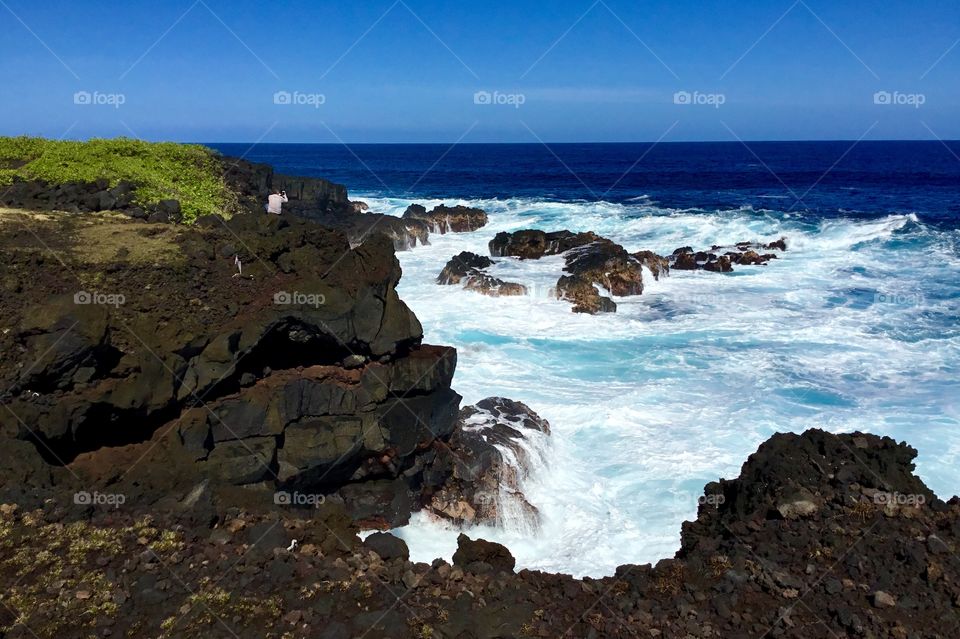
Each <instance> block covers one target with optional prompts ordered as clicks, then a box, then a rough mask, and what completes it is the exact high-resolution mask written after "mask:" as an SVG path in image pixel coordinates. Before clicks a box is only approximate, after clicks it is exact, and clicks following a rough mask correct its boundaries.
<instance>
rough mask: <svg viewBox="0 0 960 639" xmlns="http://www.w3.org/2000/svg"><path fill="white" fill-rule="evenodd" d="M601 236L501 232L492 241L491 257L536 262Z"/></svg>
mask: <svg viewBox="0 0 960 639" xmlns="http://www.w3.org/2000/svg"><path fill="white" fill-rule="evenodd" d="M598 239H600V236H599V235H597V234H596V233H592V232H591V233H572V232H570V231H553V232H549V233H548V232H546V231H540V230H536V229H531V230H524V231H514V232H513V233H507V232H505V231H501V232H500V233H497V235H496V236H495V237H494V238H493V239H492V240H490V244H489V247H490V255H493V256H494V257H507V256H512V257H519V258H521V259H525V260H536V259H539V258H541V257H543V256H545V255H559V254H560V253H563V252H564V251H569V250H570V249H573V248H578V247H580V246H585V245H587V244H590V243H591V242H596V241H597V240H598Z"/></svg>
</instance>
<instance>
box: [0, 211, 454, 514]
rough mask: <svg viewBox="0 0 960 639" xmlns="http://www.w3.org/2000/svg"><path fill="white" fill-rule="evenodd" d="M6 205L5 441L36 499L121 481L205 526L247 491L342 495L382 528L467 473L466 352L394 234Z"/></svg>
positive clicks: (3, 492)
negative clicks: (459, 432) (416, 294)
mask: <svg viewBox="0 0 960 639" xmlns="http://www.w3.org/2000/svg"><path fill="white" fill-rule="evenodd" d="M9 214H10V215H14V216H17V223H16V224H3V225H0V244H2V245H3V246H6V247H11V251H10V253H9V258H8V260H7V264H6V267H7V268H6V270H5V273H4V277H3V279H2V280H0V299H2V301H3V310H2V311H0V322H2V325H3V326H5V327H8V328H7V330H5V331H4V332H3V334H2V336H0V343H2V346H3V349H2V353H3V354H2V356H0V357H2V358H3V362H2V363H3V366H2V368H3V373H2V375H3V377H2V380H0V381H2V384H3V387H4V388H9V389H10V391H9V392H8V393H7V394H6V395H4V396H3V397H2V398H0V399H2V402H3V404H4V409H3V411H2V412H0V439H2V441H3V442H4V446H6V447H8V448H9V449H12V450H16V451H19V452H20V453H21V454H22V457H21V456H20V455H18V456H17V457H15V458H9V459H5V460H4V462H3V464H4V466H5V467H6V469H7V470H9V471H10V473H11V476H12V477H14V478H16V479H21V480H26V481H27V483H28V485H29V486H30V489H31V491H32V500H33V501H32V502H31V503H40V502H42V500H43V499H44V498H47V497H49V495H50V494H52V493H55V492H58V491H61V490H64V489H65V488H66V487H72V488H73V489H79V487H83V488H84V489H85V490H88V491H89V490H96V489H102V488H104V487H106V486H112V487H113V488H114V489H116V490H120V489H122V490H124V491H125V494H127V495H128V496H129V497H130V498H131V499H135V500H136V501H137V502H138V503H139V504H141V505H142V506H147V505H149V504H156V503H166V504H167V505H168V506H169V507H171V508H174V509H176V508H181V507H183V508H186V509H191V508H193V507H195V506H196V507H197V508H200V509H208V510H207V511H206V512H205V514H201V515H200V517H201V519H202V518H204V517H207V516H209V515H210V512H211V511H209V509H210V508H213V504H214V502H217V500H220V502H222V503H231V500H234V498H233V497H230V495H231V494H240V493H235V491H234V489H233V487H234V486H241V487H244V488H243V493H242V494H243V495H244V497H243V500H253V501H257V502H258V503H259V504H260V506H261V507H264V508H267V509H270V508H273V507H274V506H275V504H274V503H273V498H274V495H275V494H276V493H277V491H281V492H284V493H287V494H306V495H310V494H314V495H316V494H320V495H325V496H332V497H334V498H336V499H338V500H341V501H342V502H343V503H344V504H345V507H346V508H347V510H348V512H350V514H351V515H352V516H353V517H354V518H355V519H356V520H358V521H364V522H366V523H367V525H373V526H377V527H385V526H391V525H398V524H400V523H403V522H404V521H406V518H407V517H409V514H410V512H411V511H412V510H415V509H417V508H419V507H420V506H421V504H422V503H423V502H424V501H428V500H429V495H430V494H431V492H432V491H434V490H438V489H441V488H442V487H443V486H444V483H445V482H446V481H447V480H448V479H449V478H450V470H449V468H450V464H449V463H448V460H447V461H443V460H441V461H438V457H446V456H449V454H450V447H451V446H450V444H449V443H448V442H449V440H450V438H451V436H452V435H454V434H455V429H456V426H457V415H458V410H459V402H460V396H459V395H457V393H456V392H454V391H453V390H452V389H451V388H450V382H451V379H452V376H453V372H454V369H455V367H456V352H455V351H454V350H453V349H452V348H447V347H441V346H429V345H425V344H422V343H421V340H422V329H421V326H420V323H419V322H418V321H417V318H416V317H415V316H414V314H413V313H412V312H411V311H410V310H409V309H408V308H407V306H406V305H405V304H404V303H403V302H402V301H401V300H400V299H399V297H398V296H397V293H396V285H397V282H398V280H399V278H400V267H399V263H398V262H397V260H396V258H395V257H394V252H393V251H394V249H393V246H392V243H391V241H390V240H389V239H388V238H386V237H384V236H383V235H379V234H374V235H373V236H371V237H370V238H369V239H368V240H367V241H366V242H364V243H363V244H362V245H360V246H358V247H355V248H351V247H350V244H349V242H348V241H347V239H346V237H345V236H344V235H343V234H342V233H340V232H339V231H334V230H329V229H326V228H323V227H320V226H318V225H316V224H313V223H311V222H307V221H301V220H298V219H296V218H294V217H286V216H284V217H277V216H268V215H238V216H236V217H235V218H233V219H232V220H230V221H227V222H225V223H224V222H222V221H220V220H208V219H200V220H199V221H198V223H197V224H196V225H195V226H193V227H182V226H173V225H154V224H143V223H139V222H136V221H133V220H130V219H129V218H124V217H122V216H116V217H112V218H102V217H98V218H92V217H82V216H81V217H75V216H74V217H47V218H39V217H35V216H31V215H29V214H23V213H15V212H10V213H9ZM31 234H36V237H35V238H34V239H33V241H32V242H31V241H30V239H29V238H31V237H32V235H31ZM14 247H16V248H14ZM47 247H49V248H50V250H52V251H53V252H54V253H56V254H57V256H58V257H59V256H60V255H62V256H64V257H63V258H60V259H63V260H64V262H63V264H60V263H58V262H57V261H56V260H55V259H51V258H49V257H48V256H47ZM38 263H42V264H43V268H42V269H39V270H38V269H37V264H38ZM27 281H31V282H32V285H31V286H30V287H24V285H23V283H24V282H27ZM231 491H234V492H233V493H231ZM5 496H7V497H10V496H15V497H17V499H21V500H22V499H24V497H25V495H24V492H23V486H22V484H20V483H19V482H16V481H9V482H8V481H4V482H3V483H2V484H0V498H3V497H5ZM281 505H282V504H281Z"/></svg>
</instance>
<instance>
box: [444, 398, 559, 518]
mask: <svg viewBox="0 0 960 639" xmlns="http://www.w3.org/2000/svg"><path fill="white" fill-rule="evenodd" d="M549 434H550V424H549V423H548V422H547V421H546V420H545V419H543V418H541V417H540V416H539V415H537V414H536V413H534V412H533V410H531V409H530V407H529V406H527V405H526V404H523V403H522V402H517V401H513V400H510V399H506V398H503V397H488V398H486V399H484V400H481V401H479V402H477V404H476V405H475V406H467V407H465V408H463V409H461V410H460V416H459V418H458V420H457V426H456V428H455V429H454V433H453V435H452V436H451V438H450V441H449V447H450V448H449V457H447V458H446V459H443V458H438V466H439V464H440V463H445V464H446V465H447V468H445V469H443V470H445V471H446V472H447V473H449V475H450V479H449V480H448V481H447V482H446V483H445V484H444V486H443V487H442V488H441V489H440V490H438V491H436V492H434V493H433V495H432V497H431V500H430V502H429V504H427V509H428V510H429V511H430V512H432V513H434V514H435V515H437V516H438V517H441V518H443V519H447V520H450V521H452V522H454V523H456V524H461V525H464V524H479V523H489V524H503V523H505V522H504V520H503V512H502V509H503V508H510V509H511V511H513V512H515V513H521V514H522V516H523V517H524V518H525V519H526V521H527V522H528V523H529V524H530V525H531V527H536V525H537V524H538V523H539V515H538V513H537V509H536V508H535V507H534V506H533V505H532V504H530V503H529V502H528V501H527V499H526V497H525V496H524V494H523V491H522V489H521V488H522V486H521V483H522V481H523V479H524V478H525V477H526V476H527V475H528V473H529V472H530V470H531V467H532V460H531V458H530V457H531V455H534V454H536V450H537V445H538V442H536V441H534V438H537V437H540V436H543V435H549ZM513 523H516V522H513Z"/></svg>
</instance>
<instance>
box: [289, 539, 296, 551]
mask: <svg viewBox="0 0 960 639" xmlns="http://www.w3.org/2000/svg"><path fill="white" fill-rule="evenodd" d="M296 549H297V540H296V539H294V540H293V541H291V542H290V546H288V547H287V552H293V551H294V550H296Z"/></svg>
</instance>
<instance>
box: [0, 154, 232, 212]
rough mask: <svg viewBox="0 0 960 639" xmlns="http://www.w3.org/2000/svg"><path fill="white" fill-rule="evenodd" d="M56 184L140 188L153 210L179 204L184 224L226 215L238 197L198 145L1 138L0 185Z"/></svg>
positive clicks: (139, 198) (210, 156)
mask: <svg viewBox="0 0 960 639" xmlns="http://www.w3.org/2000/svg"><path fill="white" fill-rule="evenodd" d="M16 177H19V178H22V179H24V180H44V181H46V182H49V183H51V184H62V183H64V182H95V181H97V180H99V179H105V180H107V181H109V183H110V186H116V185H117V183H119V182H121V181H128V182H132V183H133V184H135V185H136V186H137V188H136V192H135V198H136V199H135V201H136V203H137V204H138V205H140V206H144V207H147V206H150V205H153V204H156V203H157V202H159V201H160V200H164V199H175V200H179V201H180V207H181V209H182V211H183V220H184V222H192V221H193V220H195V219H196V218H197V217H198V216H200V215H206V214H210V213H213V214H217V215H225V214H227V213H229V211H230V210H231V209H232V205H233V204H234V203H235V202H234V200H235V198H234V197H233V196H232V194H231V193H230V191H229V189H228V188H227V186H226V184H225V183H224V180H223V172H222V169H221V166H220V162H219V161H218V158H217V155H216V154H215V152H214V151H212V150H211V149H208V148H206V147H204V146H200V145H197V144H176V143H173V142H143V141H141V140H133V139H129V138H116V139H113V140H102V139H93V140H89V141H86V142H75V141H70V140H46V139H43V138H31V137H17V138H4V137H0V185H4V184H10V183H11V182H12V181H13V179H14V178H16Z"/></svg>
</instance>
